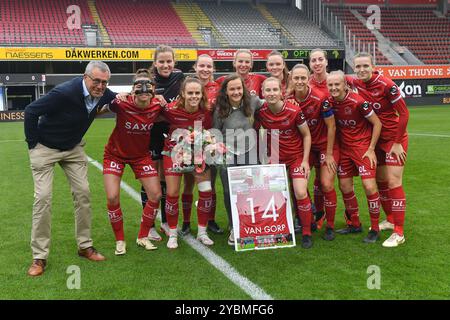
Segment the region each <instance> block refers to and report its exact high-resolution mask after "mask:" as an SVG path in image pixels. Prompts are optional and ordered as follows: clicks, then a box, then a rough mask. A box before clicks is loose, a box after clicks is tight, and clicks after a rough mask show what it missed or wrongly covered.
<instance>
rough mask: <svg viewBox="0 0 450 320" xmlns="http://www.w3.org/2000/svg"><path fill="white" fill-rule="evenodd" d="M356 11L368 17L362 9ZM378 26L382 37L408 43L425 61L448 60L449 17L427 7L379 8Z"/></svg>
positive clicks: (408, 46) (437, 61)
mask: <svg viewBox="0 0 450 320" xmlns="http://www.w3.org/2000/svg"><path fill="white" fill-rule="evenodd" d="M359 12H360V13H361V14H362V15H363V16H365V17H368V16H369V14H367V13H366V12H365V11H364V10H362V9H359ZM381 16H382V17H383V18H382V20H381V29H380V30H379V31H380V32H381V33H382V34H383V35H384V36H385V37H387V38H389V39H390V40H392V41H394V42H396V43H398V44H399V45H400V46H404V47H407V48H408V49H409V50H410V51H411V52H412V53H414V54H415V55H416V56H417V57H418V58H419V59H420V60H421V61H422V62H424V63H425V64H447V63H450V20H449V19H448V18H445V17H442V18H439V17H437V16H436V14H435V13H434V12H433V9H430V8H411V9H405V8H382V9H381Z"/></svg>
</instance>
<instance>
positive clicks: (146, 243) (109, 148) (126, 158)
mask: <svg viewBox="0 0 450 320" xmlns="http://www.w3.org/2000/svg"><path fill="white" fill-rule="evenodd" d="M154 90H155V85H154V83H153V79H152V78H151V76H150V73H149V72H148V70H146V69H140V70H138V71H137V72H136V75H135V77H134V83H133V94H131V95H129V96H128V98H127V100H126V101H121V100H118V99H116V100H114V101H113V103H112V104H111V105H110V106H109V107H108V108H109V110H110V111H112V112H114V113H116V126H115V128H114V130H113V132H112V134H111V136H110V138H109V141H108V144H107V145H106V146H105V153H104V160H103V178H104V184H105V191H106V198H107V207H108V216H109V220H110V222H111V225H112V228H113V231H114V235H115V238H116V250H115V254H116V255H123V254H125V253H126V242H125V236H124V230H123V217H122V210H121V208H120V196H119V195H120V181H121V179H122V175H123V172H124V168H125V165H126V164H128V165H129V166H131V168H132V169H133V172H134V174H135V177H136V179H139V181H140V182H141V183H142V185H143V187H144V188H145V191H146V194H147V197H148V200H147V202H146V204H145V206H144V209H143V213H142V219H141V226H140V230H139V234H138V237H137V240H136V243H137V245H138V246H141V247H144V248H145V249H146V250H154V249H156V247H155V246H154V245H153V244H152V243H151V241H150V239H149V238H148V233H149V231H150V228H152V227H153V225H154V221H155V217H156V213H157V209H158V206H159V200H160V198H161V187H160V184H159V178H158V172H157V170H156V166H155V163H154V162H153V160H152V158H151V156H150V154H149V153H148V145H149V143H150V130H151V128H152V127H153V124H154V121H155V119H156V118H157V117H158V115H159V114H160V112H161V105H160V103H159V100H157V99H155V98H154Z"/></svg>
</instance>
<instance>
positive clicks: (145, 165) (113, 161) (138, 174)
mask: <svg viewBox="0 0 450 320" xmlns="http://www.w3.org/2000/svg"><path fill="white" fill-rule="evenodd" d="M126 164H128V165H129V166H130V167H131V169H132V170H133V172H134V176H135V178H136V179H141V178H149V177H156V176H158V171H157V170H156V166H155V164H154V163H153V160H152V158H151V156H150V154H148V156H146V157H144V158H140V159H136V160H132V161H130V160H126V161H125V160H121V159H119V158H115V157H113V156H111V155H105V156H104V159H103V174H113V175H116V176H119V177H121V176H122V175H123V171H124V169H125V165H126Z"/></svg>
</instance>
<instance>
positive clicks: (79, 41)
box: [0, 0, 93, 45]
mask: <svg viewBox="0 0 450 320" xmlns="http://www.w3.org/2000/svg"><path fill="white" fill-rule="evenodd" d="M72 4H74V2H73V1H71V0H20V1H17V0H1V4H0V5H1V10H0V43H2V44H7V45H14V44H28V45H44V44H51V45H84V42H85V40H84V35H83V31H82V30H81V29H73V30H69V28H68V26H67V20H68V18H69V16H70V15H69V14H67V13H66V10H67V8H68V7H69V6H70V5H72ZM76 5H78V6H79V7H80V11H81V24H83V23H92V21H93V20H92V17H91V15H90V12H89V9H88V7H87V3H86V1H83V0H80V1H76Z"/></svg>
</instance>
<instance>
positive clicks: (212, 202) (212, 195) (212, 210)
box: [208, 191, 216, 221]
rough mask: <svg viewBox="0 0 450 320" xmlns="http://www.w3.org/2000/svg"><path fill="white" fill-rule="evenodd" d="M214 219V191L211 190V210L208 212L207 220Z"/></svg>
mask: <svg viewBox="0 0 450 320" xmlns="http://www.w3.org/2000/svg"><path fill="white" fill-rule="evenodd" d="M215 219H216V192H215V191H212V192H211V212H210V214H209V218H208V220H209V221H214V220H215Z"/></svg>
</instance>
